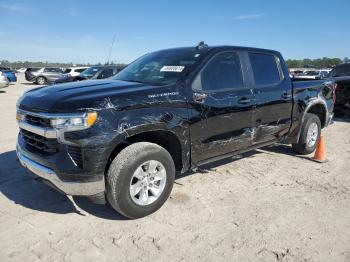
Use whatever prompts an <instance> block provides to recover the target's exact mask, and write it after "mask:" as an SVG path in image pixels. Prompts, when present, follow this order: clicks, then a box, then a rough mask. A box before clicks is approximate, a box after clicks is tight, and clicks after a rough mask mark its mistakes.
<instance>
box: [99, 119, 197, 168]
mask: <svg viewBox="0 0 350 262" xmlns="http://www.w3.org/2000/svg"><path fill="white" fill-rule="evenodd" d="M184 117H185V116H184V115H182V116H180V115H178V114H175V112H174V113H170V112H163V113H161V114H159V112H157V116H155V115H148V116H147V115H146V116H143V117H142V118H141V119H139V120H140V121H141V122H140V121H137V122H135V123H133V122H131V123H130V122H127V121H123V119H121V121H120V122H119V124H118V126H117V128H116V129H115V130H116V131H117V132H116V133H115V136H114V138H113V140H112V141H110V143H109V146H108V147H106V149H105V152H104V153H103V156H102V158H101V159H106V164H107V160H109V158H110V156H111V154H112V153H113V151H114V150H115V149H116V148H117V147H118V146H119V145H121V144H128V143H130V141H131V140H132V138H133V137H136V136H138V135H142V134H146V135H147V133H148V134H150V133H151V132H153V133H156V132H167V133H169V134H172V135H173V136H174V137H176V139H177V140H178V142H179V144H180V146H181V161H182V171H183V172H185V171H187V170H188V168H189V166H190V152H191V150H190V145H191V143H190V133H189V130H190V129H189V126H188V124H187V121H186V118H184ZM186 117H187V114H186ZM125 119H130V118H129V117H127V118H125ZM150 142H152V140H151V141H150ZM171 146H174V147H175V146H176V145H171ZM174 149H175V148H174Z"/></svg>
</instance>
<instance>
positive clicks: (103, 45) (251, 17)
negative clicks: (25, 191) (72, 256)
mask: <svg viewBox="0 0 350 262" xmlns="http://www.w3.org/2000/svg"><path fill="white" fill-rule="evenodd" d="M113 36H115V43H114V45H113V48H112V53H111V61H113V62H118V63H129V62H131V61H133V60H134V59H136V58H138V57H139V56H141V55H143V54H145V53H147V52H151V51H156V50H160V49H166V48H171V47H181V46H195V45H196V44H197V43H198V42H200V41H202V40H203V41H205V42H206V43H207V44H208V45H209V46H211V45H212V46H215V45H236V46H251V47H261V48H268V49H275V50H278V51H280V52H281V53H282V55H283V56H284V57H285V58H286V59H302V58H321V57H339V58H344V57H350V0H332V1H329V0H327V1H324V0H319V1H316V0H308V1H306V0H304V1H301V0H293V1H290V0H289V1H288V0H280V1H277V0H215V1H210V0H201V1H196V0H194V1H189V0H187V1H185V0H173V1H164V0H162V1H161V0H127V1H125V0H122V1H121V0H114V1H112V0H110V1H107V0H100V1H96V0H95V1H94V0H91V1H88V0H85V1H84V0H60V1H47V0H27V1H17V0H0V60H4V59H6V60H10V61H25V60H27V61H49V62H73V63H98V62H101V63H104V62H106V61H107V59H108V54H109V50H110V47H111V45H112V39H113Z"/></svg>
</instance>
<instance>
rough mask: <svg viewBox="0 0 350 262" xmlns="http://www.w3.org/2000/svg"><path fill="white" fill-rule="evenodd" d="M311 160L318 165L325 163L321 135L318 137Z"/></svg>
mask: <svg viewBox="0 0 350 262" xmlns="http://www.w3.org/2000/svg"><path fill="white" fill-rule="evenodd" d="M312 160H315V161H317V162H319V163H323V162H326V146H325V143H324V138H323V136H322V135H321V136H320V139H319V141H318V143H317V146H316V151H315V155H314V157H313V158H312Z"/></svg>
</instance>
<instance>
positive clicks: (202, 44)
mask: <svg viewBox="0 0 350 262" xmlns="http://www.w3.org/2000/svg"><path fill="white" fill-rule="evenodd" d="M204 48H208V45H207V44H206V43H204V41H200V42H199V43H198V45H197V46H196V49H198V50H201V49H204Z"/></svg>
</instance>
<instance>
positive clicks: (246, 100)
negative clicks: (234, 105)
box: [238, 97, 250, 104]
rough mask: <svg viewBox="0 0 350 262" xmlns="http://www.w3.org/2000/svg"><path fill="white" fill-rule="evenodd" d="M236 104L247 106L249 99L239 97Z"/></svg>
mask: <svg viewBox="0 0 350 262" xmlns="http://www.w3.org/2000/svg"><path fill="white" fill-rule="evenodd" d="M238 103H239V104H248V103H250V99H249V98H246V97H241V98H240V99H239V100H238Z"/></svg>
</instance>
